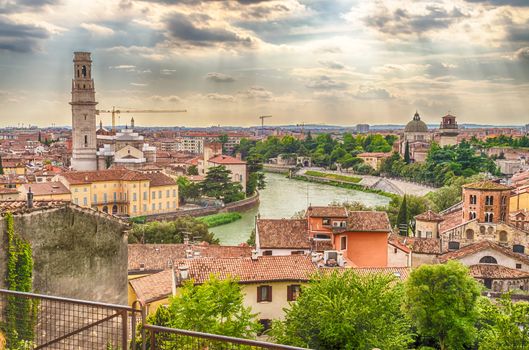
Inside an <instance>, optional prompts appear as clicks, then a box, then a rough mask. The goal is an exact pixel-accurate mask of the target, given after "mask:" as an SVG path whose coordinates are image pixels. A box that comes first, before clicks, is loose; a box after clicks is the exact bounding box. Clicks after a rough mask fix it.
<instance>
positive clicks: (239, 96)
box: [0, 0, 529, 126]
mask: <svg viewBox="0 0 529 350" xmlns="http://www.w3.org/2000/svg"><path fill="white" fill-rule="evenodd" d="M80 50H82V51H91V52H92V59H93V65H94V67H93V75H94V78H95V86H96V91H97V93H96V98H97V100H98V101H99V107H100V108H111V107H112V106H119V107H128V108H153V109H184V108H185V109H187V110H188V113H186V114H177V115H172V116H162V115H145V114H143V115H137V116H135V119H136V120H137V123H138V124H141V125H186V126H208V125H218V124H220V125H255V124H258V123H259V121H258V119H257V117H258V116H259V115H263V114H267V115H273V118H272V119H268V120H267V122H269V123H271V124H284V123H289V124H296V123H303V122H304V123H326V124H341V125H355V124H357V123H369V124H383V123H405V122H406V121H407V120H409V119H410V118H411V117H412V115H413V114H414V113H415V110H416V109H417V110H419V112H420V114H421V115H422V116H423V120H425V121H426V122H430V123H436V122H438V121H439V119H440V117H441V116H442V115H444V114H446V113H447V112H448V111H450V112H451V113H452V114H455V115H456V116H458V119H459V121H460V122H467V123H494V124H502V123H509V124H525V123H529V0H435V1H427V0H424V1H423V0H413V1H412V0H407V1H404V0H395V1H392V0H381V1H377V0H335V1H330V0H282V1H263V0H238V1H235V0H233V1H214V0H209V1H199V0H144V1H139V0H90V1H88V0H0V126H6V125H17V124H18V123H24V124H25V125H27V124H28V123H31V124H37V125H41V126H43V125H50V124H51V123H55V124H57V125H69V124H70V122H71V120H70V119H71V113H70V109H69V105H68V102H69V99H70V86H71V78H72V57H73V51H80ZM103 122H104V123H105V124H108V123H109V122H110V121H109V117H108V116H104V117H103ZM121 122H122V123H124V122H125V118H124V117H121Z"/></svg>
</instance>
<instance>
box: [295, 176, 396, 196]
mask: <svg viewBox="0 0 529 350" xmlns="http://www.w3.org/2000/svg"><path fill="white" fill-rule="evenodd" d="M290 179H293V180H299V181H307V182H315V183H322V184H325V185H329V186H334V187H340V188H345V189H350V190H355V191H361V192H366V193H374V194H378V195H381V196H384V197H388V198H390V199H398V198H400V197H401V196H399V195H398V194H395V193H390V192H386V191H383V190H379V189H374V188H369V187H366V186H362V185H359V184H357V183H351V182H346V181H340V180H331V179H329V178H322V177H317V176H308V175H293V176H292V177H290Z"/></svg>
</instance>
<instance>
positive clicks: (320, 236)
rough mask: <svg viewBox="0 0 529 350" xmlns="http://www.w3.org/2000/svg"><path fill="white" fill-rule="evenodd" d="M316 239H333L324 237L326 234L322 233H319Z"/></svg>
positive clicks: (327, 236)
mask: <svg viewBox="0 0 529 350" xmlns="http://www.w3.org/2000/svg"><path fill="white" fill-rule="evenodd" d="M314 238H316V239H331V237H330V236H329V235H324V234H321V233H317V234H316V235H315V236H314Z"/></svg>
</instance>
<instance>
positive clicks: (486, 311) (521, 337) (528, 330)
mask: <svg viewBox="0 0 529 350" xmlns="http://www.w3.org/2000/svg"><path fill="white" fill-rule="evenodd" d="M477 309H478V314H479V322H478V329H479V350H523V349H527V348H528V346H529V303H527V302H525V301H521V302H516V303H513V302H512V300H511V296H510V294H505V295H503V296H502V298H501V299H500V302H499V303H497V304H496V303H493V302H491V301H490V300H489V299H488V298H485V297H482V298H480V299H479V301H478V308H477Z"/></svg>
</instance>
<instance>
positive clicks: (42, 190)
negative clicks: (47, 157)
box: [22, 181, 70, 196]
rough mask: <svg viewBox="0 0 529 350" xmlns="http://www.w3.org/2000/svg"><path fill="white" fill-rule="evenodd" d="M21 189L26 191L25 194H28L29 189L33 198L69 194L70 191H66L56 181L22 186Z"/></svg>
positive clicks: (66, 189) (64, 187)
mask: <svg viewBox="0 0 529 350" xmlns="http://www.w3.org/2000/svg"><path fill="white" fill-rule="evenodd" d="M22 187H23V188H24V189H25V190H26V192H29V189H31V192H33V194H34V195H35V196H44V195H52V194H69V193H70V190H68V188H66V186H64V185H63V184H62V183H61V182H57V181H55V182H39V183H33V184H24V185H22Z"/></svg>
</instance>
